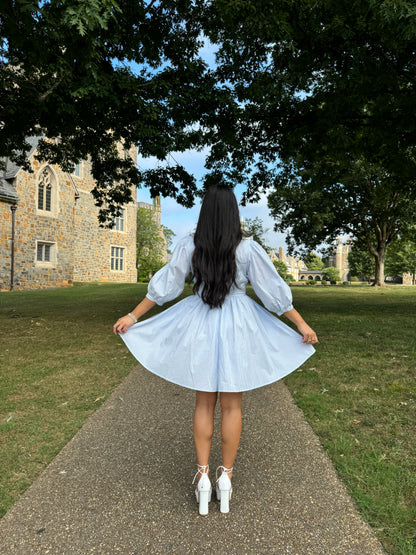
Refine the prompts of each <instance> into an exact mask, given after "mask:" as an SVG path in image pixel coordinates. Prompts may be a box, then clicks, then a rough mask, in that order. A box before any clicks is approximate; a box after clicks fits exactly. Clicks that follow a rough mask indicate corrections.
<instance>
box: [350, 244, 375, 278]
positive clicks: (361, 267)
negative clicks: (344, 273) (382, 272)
mask: <svg viewBox="0 0 416 555" xmlns="http://www.w3.org/2000/svg"><path fill="white" fill-rule="evenodd" d="M348 265H349V267H350V275H351V276H355V277H359V278H361V279H365V280H366V281H368V282H370V281H371V278H372V276H374V258H373V257H372V256H371V254H370V253H369V252H368V249H367V248H366V247H365V246H364V247H363V246H360V245H359V244H357V243H356V242H355V243H354V244H353V246H352V249H351V250H350V252H349V253H348Z"/></svg>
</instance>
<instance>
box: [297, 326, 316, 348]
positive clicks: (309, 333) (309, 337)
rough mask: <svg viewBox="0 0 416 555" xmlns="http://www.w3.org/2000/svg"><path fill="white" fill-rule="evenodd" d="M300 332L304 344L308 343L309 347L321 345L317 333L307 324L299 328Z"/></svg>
mask: <svg viewBox="0 0 416 555" xmlns="http://www.w3.org/2000/svg"><path fill="white" fill-rule="evenodd" d="M298 330H299V332H300V333H301V334H302V335H303V339H302V343H308V344H309V345H315V343H319V341H318V337H317V335H316V333H315V332H314V331H313V329H312V328H311V327H309V326H308V325H307V324H303V325H300V326H298Z"/></svg>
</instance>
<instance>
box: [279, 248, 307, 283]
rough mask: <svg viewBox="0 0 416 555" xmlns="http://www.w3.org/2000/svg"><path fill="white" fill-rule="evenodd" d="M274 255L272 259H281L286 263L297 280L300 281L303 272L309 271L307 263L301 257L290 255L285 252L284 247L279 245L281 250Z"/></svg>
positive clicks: (288, 269)
mask: <svg viewBox="0 0 416 555" xmlns="http://www.w3.org/2000/svg"><path fill="white" fill-rule="evenodd" d="M273 254H274V257H273V256H272V257H271V259H272V260H273V259H275V260H280V261H281V262H284V263H285V264H286V268H287V271H288V272H289V274H290V275H291V276H292V277H293V279H294V280H295V281H299V279H300V278H301V273H302V272H305V271H307V269H308V268H307V266H306V264H305V263H304V262H303V261H302V260H301V259H300V258H296V257H294V256H290V255H288V254H285V251H284V249H283V247H279V252H278V254H277V255H276V254H275V253H273Z"/></svg>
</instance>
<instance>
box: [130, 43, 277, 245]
mask: <svg viewBox="0 0 416 555" xmlns="http://www.w3.org/2000/svg"><path fill="white" fill-rule="evenodd" d="M201 41H202V46H201V48H200V51H199V54H200V55H201V57H202V58H203V60H204V61H205V62H206V63H207V64H208V66H209V67H211V68H213V67H215V51H216V47H215V46H214V45H213V44H212V43H211V42H210V41H209V40H208V39H207V38H206V37H201ZM206 154H207V152H206V151H205V152H196V151H188V152H182V153H181V152H175V153H173V156H174V159H175V160H176V161H177V162H178V163H180V164H182V165H183V166H184V167H185V168H186V169H187V170H188V171H189V172H190V173H192V174H193V175H194V176H195V178H196V179H201V178H202V176H203V174H204V171H205V169H204V162H205V156H206ZM137 163H138V166H139V168H140V169H151V168H156V167H157V165H158V161H157V159H156V158H142V157H141V156H140V155H139V156H138V159H137ZM159 163H160V162H159ZM243 190H244V187H243V186H241V187H236V189H235V190H234V193H235V195H236V197H237V201H238V203H239V204H240V200H241V196H242V193H243ZM137 200H138V201H139V202H152V199H151V197H150V194H149V191H148V190H147V189H145V188H141V189H138V190H137ZM161 206H162V224H163V225H165V226H167V227H169V228H170V229H171V230H172V231H173V232H174V233H176V237H175V238H174V240H173V246H175V244H176V242H177V241H178V240H179V239H180V238H181V237H183V236H184V235H186V234H188V233H191V232H193V231H194V230H195V227H196V223H197V220H198V214H199V207H200V200H199V199H197V200H196V204H195V206H194V207H193V208H184V207H183V206H180V205H179V204H177V202H176V201H175V200H173V199H171V198H162V199H161ZM240 217H243V218H244V219H247V218H250V219H254V218H256V217H258V218H260V219H261V220H262V221H263V227H264V228H265V229H269V231H268V232H267V234H266V235H265V240H266V244H267V245H268V246H270V247H275V248H279V247H285V246H286V245H285V234H282V233H276V232H274V231H273V227H274V221H273V219H272V218H271V217H270V215H269V209H268V207H267V199H266V195H263V196H262V198H261V200H260V201H259V202H258V203H256V204H249V205H247V206H244V207H243V206H241V205H240Z"/></svg>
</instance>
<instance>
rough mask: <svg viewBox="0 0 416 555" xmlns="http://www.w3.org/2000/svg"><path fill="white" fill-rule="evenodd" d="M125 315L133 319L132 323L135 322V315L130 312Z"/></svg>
mask: <svg viewBox="0 0 416 555" xmlns="http://www.w3.org/2000/svg"><path fill="white" fill-rule="evenodd" d="M127 316H130V318H131V319H132V320H133V322H134V323H136V322H137V318H136V316H133V314H130V312H129V313H128V314H127Z"/></svg>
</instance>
